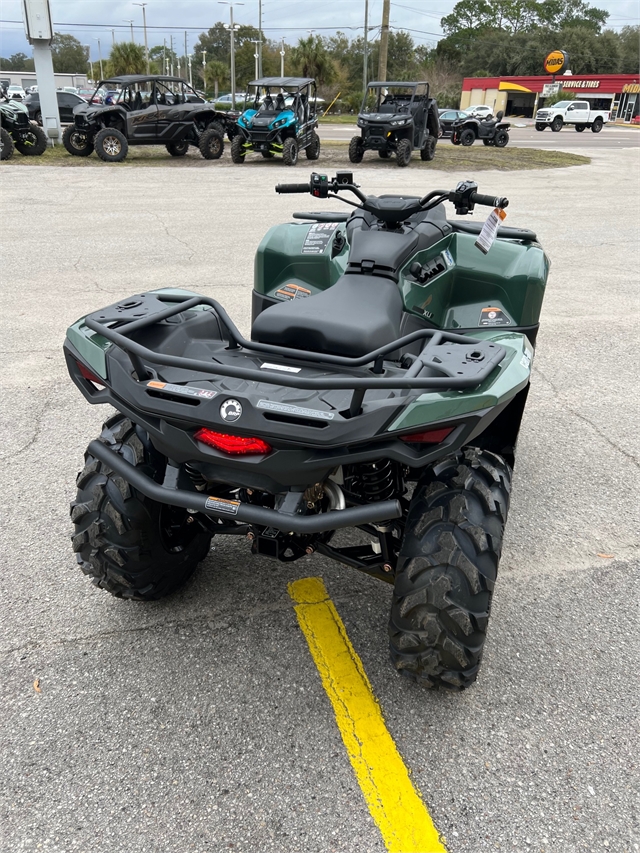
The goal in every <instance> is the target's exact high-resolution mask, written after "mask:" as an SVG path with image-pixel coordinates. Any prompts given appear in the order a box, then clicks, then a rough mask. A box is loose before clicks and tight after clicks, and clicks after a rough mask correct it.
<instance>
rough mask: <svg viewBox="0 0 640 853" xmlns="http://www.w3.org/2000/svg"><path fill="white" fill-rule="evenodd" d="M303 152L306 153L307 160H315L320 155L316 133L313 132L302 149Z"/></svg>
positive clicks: (318, 138) (318, 139)
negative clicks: (307, 143) (308, 141)
mask: <svg viewBox="0 0 640 853" xmlns="http://www.w3.org/2000/svg"><path fill="white" fill-rule="evenodd" d="M304 153H305V154H306V155H307V160H317V159H318V157H319V156H320V137H319V136H318V134H317V133H315V132H314V133H313V135H312V137H311V142H310V143H309V145H307V147H306V148H305V149H304Z"/></svg>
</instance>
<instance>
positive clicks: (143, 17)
mask: <svg viewBox="0 0 640 853" xmlns="http://www.w3.org/2000/svg"><path fill="white" fill-rule="evenodd" d="M133 5H134V6H142V26H143V27H144V53H145V57H146V59H147V74H148V73H149V44H148V42H147V12H146V9H145V8H144V7H145V6H146V5H147V4H146V3H134V4H133ZM388 19H389V16H388V15H387V20H388Z"/></svg>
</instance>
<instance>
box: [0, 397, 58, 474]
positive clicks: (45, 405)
mask: <svg viewBox="0 0 640 853" xmlns="http://www.w3.org/2000/svg"><path fill="white" fill-rule="evenodd" d="M52 400H53V389H52V388H49V390H48V391H47V392H45V397H44V400H43V401H42V405H41V407H40V411H39V412H38V414H37V415H36V416H35V419H34V420H35V428H34V431H33V435H32V436H31V438H30V439H29V440H28V441H27V442H26V444H23V445H22V447H19V448H18V449H17V450H12V451H11V453H6V454H1V455H0V459H11V461H12V462H13V460H14V459H15V458H16V457H17V456H20V455H21V454H22V453H24V452H25V451H26V450H29V448H30V447H33V445H34V444H35V443H36V441H37V440H38V438H39V437H40V432H41V431H42V422H43V420H44V416H45V415H46V413H47V411H48V410H49V408H50V406H51V402H52Z"/></svg>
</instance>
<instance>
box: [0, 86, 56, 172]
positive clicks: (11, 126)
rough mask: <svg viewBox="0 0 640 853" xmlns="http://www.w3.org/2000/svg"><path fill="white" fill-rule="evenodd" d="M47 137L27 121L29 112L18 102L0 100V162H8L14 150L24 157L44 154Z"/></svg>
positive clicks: (36, 126)
mask: <svg viewBox="0 0 640 853" xmlns="http://www.w3.org/2000/svg"><path fill="white" fill-rule="evenodd" d="M46 148H47V137H46V136H45V135H44V131H43V130H42V128H41V127H38V125H37V124H32V123H31V122H30V121H29V111H28V110H27V108H26V107H25V105H24V104H21V103H20V102H19V101H8V100H6V99H3V100H0V160H10V159H11V157H13V152H14V149H17V150H18V151H19V152H20V153H21V154H24V155H25V156H26V157H29V156H39V155H40V154H44V152H45V151H46Z"/></svg>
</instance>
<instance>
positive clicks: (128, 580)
mask: <svg viewBox="0 0 640 853" xmlns="http://www.w3.org/2000/svg"><path fill="white" fill-rule="evenodd" d="M100 441H102V442H103V443H104V444H106V445H107V446H108V447H110V448H111V449H112V450H115V452H116V453H118V454H120V456H122V457H123V458H124V459H126V460H127V461H128V462H130V463H131V464H133V465H135V466H136V468H139V469H141V470H143V471H144V473H145V474H146V475H147V476H150V477H151V478H152V479H154V480H156V481H160V482H161V481H162V476H163V473H164V468H165V466H166V459H165V458H164V457H163V456H161V455H160V454H159V453H158V452H157V451H156V450H155V449H154V447H153V445H152V444H151V442H150V441H149V436H148V435H147V433H146V432H144V430H142V429H141V428H140V427H137V426H135V424H133V423H131V421H130V420H129V419H128V418H125V417H124V416H123V415H121V414H117V415H114V416H113V417H112V418H110V419H109V420H108V421H107V422H106V424H105V425H104V427H103V428H102V434H101V436H100ZM77 485H78V494H77V498H76V500H75V501H74V502H73V503H72V504H71V520H72V521H73V523H74V526H75V534H74V536H73V550H74V551H75V552H76V555H77V557H76V558H77V560H78V563H79V564H80V568H81V569H82V571H83V572H84V573H85V574H86V575H89V576H90V577H91V578H92V580H93V583H94V584H95V585H96V586H99V587H101V588H102V589H106V590H107V591H108V592H110V593H111V594H112V595H114V596H116V597H117V598H135V599H138V600H142V601H153V600H155V599H157V598H162V597H163V596H165V595H169V593H172V592H174V591H175V590H176V589H178V587H180V586H182V584H183V583H184V582H185V581H186V580H187V579H188V578H189V577H190V576H191V575H192V574H193V572H194V571H195V569H196V566H197V565H198V563H199V562H200V560H203V559H204V558H205V556H206V555H207V553H208V551H209V546H210V544H211V535H210V534H209V533H206V532H205V531H204V530H203V529H202V527H200V525H199V524H198V523H197V521H195V520H194V519H193V517H192V516H191V515H189V513H188V511H187V510H185V509H180V508H178V507H171V506H167V505H166V504H160V503H158V502H157V501H153V500H151V499H150V498H147V497H145V496H144V495H143V494H141V493H140V492H137V491H136V490H135V489H134V488H133V487H132V486H130V485H129V484H128V483H127V482H126V481H125V480H123V479H122V477H120V476H118V475H117V474H114V473H113V471H111V469H110V468H109V467H108V466H107V465H104V464H103V463H102V462H99V461H98V460H97V459H95V458H94V457H93V456H91V455H90V454H88V453H87V454H86V456H85V466H84V468H83V470H82V471H81V472H80V474H79V475H78V480H77Z"/></svg>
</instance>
